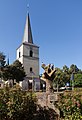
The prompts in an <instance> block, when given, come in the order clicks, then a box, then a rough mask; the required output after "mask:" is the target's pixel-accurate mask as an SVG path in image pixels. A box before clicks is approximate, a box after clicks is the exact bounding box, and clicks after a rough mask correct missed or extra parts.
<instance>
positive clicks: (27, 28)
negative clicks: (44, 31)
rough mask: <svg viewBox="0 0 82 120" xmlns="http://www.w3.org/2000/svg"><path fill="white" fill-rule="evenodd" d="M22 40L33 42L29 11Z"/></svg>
mask: <svg viewBox="0 0 82 120" xmlns="http://www.w3.org/2000/svg"><path fill="white" fill-rule="evenodd" d="M22 42H23V43H25V42H27V43H31V44H33V38H32V31H31V25H30V17H29V13H28V15H27V18H26V24H25V29H24V36H23V41H22Z"/></svg>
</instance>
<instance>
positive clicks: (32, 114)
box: [0, 86, 56, 120]
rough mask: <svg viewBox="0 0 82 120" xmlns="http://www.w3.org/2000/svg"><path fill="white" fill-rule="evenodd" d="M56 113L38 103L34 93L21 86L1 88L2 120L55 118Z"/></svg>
mask: <svg viewBox="0 0 82 120" xmlns="http://www.w3.org/2000/svg"><path fill="white" fill-rule="evenodd" d="M54 119H56V113H55V112H54V110H52V109H49V108H47V109H46V108H45V107H44V108H42V107H41V106H39V105H37V98H36V96H35V94H34V93H32V92H29V93H28V92H27V91H21V90H20V87H19V86H17V87H14V88H9V87H6V88H4V89H2V90H0V120H54Z"/></svg>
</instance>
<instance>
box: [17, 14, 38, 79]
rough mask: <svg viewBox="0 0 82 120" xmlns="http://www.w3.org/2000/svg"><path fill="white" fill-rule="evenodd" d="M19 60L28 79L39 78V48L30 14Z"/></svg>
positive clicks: (18, 55) (19, 48) (18, 51)
mask: <svg viewBox="0 0 82 120" xmlns="http://www.w3.org/2000/svg"><path fill="white" fill-rule="evenodd" d="M17 59H18V60H19V61H20V62H21V63H22V64H23V66H24V69H25V72H26V75H27V78H29V79H31V78H32V77H33V78H39V47H38V46H37V45H35V44H34V43H33V37H32V31H31V25H30V17H29V13H28V15H27V18H26V24H25V29H24V36H23V40H22V44H21V45H20V46H19V47H18V48H17Z"/></svg>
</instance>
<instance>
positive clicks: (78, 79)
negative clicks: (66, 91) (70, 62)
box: [74, 73, 82, 87]
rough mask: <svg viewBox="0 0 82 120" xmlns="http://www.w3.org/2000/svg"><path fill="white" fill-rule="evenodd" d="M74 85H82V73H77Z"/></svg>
mask: <svg viewBox="0 0 82 120" xmlns="http://www.w3.org/2000/svg"><path fill="white" fill-rule="evenodd" d="M74 86H75V87H82V74H81V73H79V74H75V76H74Z"/></svg>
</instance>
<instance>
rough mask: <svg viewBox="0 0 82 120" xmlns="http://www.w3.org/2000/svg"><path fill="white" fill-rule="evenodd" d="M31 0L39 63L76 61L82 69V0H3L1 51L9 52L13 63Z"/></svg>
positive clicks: (1, 10) (0, 3)
mask: <svg viewBox="0 0 82 120" xmlns="http://www.w3.org/2000/svg"><path fill="white" fill-rule="evenodd" d="M28 3H29V13H30V19H31V26H32V33H33V40H34V43H35V44H37V45H39V46H40V55H39V56H40V66H41V62H44V63H45V64H48V63H53V64H55V66H56V67H60V68H62V66H63V65H67V66H68V67H69V66H70V65H71V64H76V65H77V66H78V67H79V68H80V69H82V0H29V1H28V0H0V51H1V52H3V53H4V54H5V55H6V56H7V57H8V55H9V57H10V63H13V61H15V59H16V48H17V47H18V46H19V45H20V44H21V42H22V38H23V33H24V26H25V20H26V15H27V4H28ZM40 72H42V69H41V67H40Z"/></svg>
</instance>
